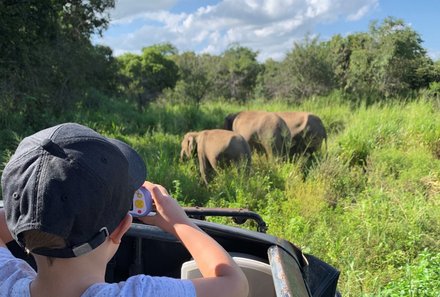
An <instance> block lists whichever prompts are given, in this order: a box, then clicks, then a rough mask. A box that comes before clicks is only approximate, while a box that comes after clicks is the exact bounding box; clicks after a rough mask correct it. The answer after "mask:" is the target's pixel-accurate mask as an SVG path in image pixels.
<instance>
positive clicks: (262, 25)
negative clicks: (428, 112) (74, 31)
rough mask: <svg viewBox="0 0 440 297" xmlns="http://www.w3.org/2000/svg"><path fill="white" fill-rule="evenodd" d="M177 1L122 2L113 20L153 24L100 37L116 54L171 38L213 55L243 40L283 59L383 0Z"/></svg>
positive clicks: (183, 46) (186, 47) (262, 57)
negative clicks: (189, 6) (327, 26)
mask: <svg viewBox="0 0 440 297" xmlns="http://www.w3.org/2000/svg"><path fill="white" fill-rule="evenodd" d="M181 1H185V0H181ZM174 4H176V1H172V0H161V1H136V0H120V1H118V2H117V3H116V9H115V12H114V13H113V14H112V16H113V17H115V19H116V20H115V21H114V22H112V23H111V24H115V25H118V26H122V25H123V23H124V22H125V23H126V25H127V26H128V23H130V22H132V21H135V20H136V22H137V23H139V22H140V21H141V20H142V21H143V22H145V23H146V24H148V25H145V26H142V27H137V28H134V27H133V31H132V32H131V33H130V34H119V35H117V34H111V29H110V31H109V32H106V33H104V37H103V38H102V39H100V40H99V42H100V43H103V44H106V45H108V46H110V47H111V48H113V50H114V52H115V53H123V52H127V51H133V52H134V51H139V50H140V48H142V47H145V46H149V45H152V44H157V43H163V42H171V43H172V44H174V45H175V46H176V47H177V48H178V49H179V51H188V50H192V51H195V52H209V53H212V54H219V53H221V52H223V51H224V50H225V49H226V47H227V46H228V44H230V43H231V42H238V43H240V44H241V45H243V46H247V47H250V48H252V49H253V50H255V51H259V53H260V55H259V60H265V59H266V58H269V57H272V58H276V59H280V58H282V56H283V55H284V54H285V53H286V52H287V51H288V50H290V49H291V48H292V44H293V42H294V41H295V40H299V39H302V38H303V36H304V35H305V34H306V33H308V32H312V33H313V29H314V28H315V26H316V25H318V24H323V23H329V22H334V21H337V20H341V19H342V20H348V21H354V20H358V19H360V18H362V17H363V16H364V15H365V14H366V13H367V12H369V11H371V10H372V9H374V8H375V7H377V5H378V0H351V1H346V0H265V1H264V0H223V1H219V2H218V4H216V5H211V6H203V7H200V8H198V9H196V10H195V11H193V12H190V11H187V12H181V13H171V12H170V11H167V10H169V9H170V8H171V7H172V6H173V5H174ZM122 6H124V7H122ZM152 23H154V25H152Z"/></svg>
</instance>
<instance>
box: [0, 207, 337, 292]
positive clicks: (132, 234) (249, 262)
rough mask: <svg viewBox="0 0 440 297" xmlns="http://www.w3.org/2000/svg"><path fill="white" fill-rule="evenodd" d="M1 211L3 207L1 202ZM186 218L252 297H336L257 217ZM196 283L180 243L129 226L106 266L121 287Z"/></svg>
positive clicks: (331, 274) (332, 282) (329, 283)
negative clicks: (154, 280) (161, 280)
mask: <svg viewBox="0 0 440 297" xmlns="http://www.w3.org/2000/svg"><path fill="white" fill-rule="evenodd" d="M0 207H2V201H0ZM185 211H186V213H187V214H188V216H189V217H191V218H192V219H193V220H194V222H195V223H196V224H197V225H198V226H199V227H200V228H201V229H203V230H204V231H205V232H206V233H208V234H209V235H210V236H212V237H213V238H215V239H216V240H217V241H218V242H219V243H220V244H221V245H222V246H223V247H224V248H225V249H226V250H227V251H228V252H229V253H230V254H231V255H232V256H233V259H234V260H235V261H236V262H237V263H238V265H239V266H241V268H242V269H243V271H244V273H245V274H246V276H247V278H248V281H249V288H250V292H249V296H252V297H275V296H276V297H291V296H292V297H293V296H295V297H296V296H298V297H308V296H312V297H334V296H340V295H339V293H338V292H337V290H336V286H337V282H338V277H339V271H337V270H336V269H335V268H333V267H332V266H330V265H328V264H327V263H325V262H323V261H321V260H320V259H318V258H316V257H314V256H312V255H308V254H304V253H302V252H301V250H300V249H299V248H298V247H296V246H295V245H293V244H292V243H290V242H289V241H286V240H284V239H281V238H277V237H274V236H271V235H268V234H266V233H265V232H266V230H267V226H266V223H265V222H264V221H263V219H262V218H261V217H260V216H259V215H258V214H257V213H255V212H252V211H248V210H246V209H222V208H198V207H195V208H194V207H187V208H185ZM208 216H223V217H230V218H231V219H232V220H233V221H234V222H235V223H236V224H243V223H244V222H246V221H247V220H252V223H253V225H256V228H257V230H256V231H253V230H248V229H244V228H240V227H235V226H229V225H225V224H220V223H213V222H209V221H206V217H208ZM8 248H9V249H10V250H11V251H12V253H13V254H14V255H15V256H16V257H19V258H23V259H25V260H26V261H27V262H28V263H30V264H31V265H32V266H33V267H34V268H35V267H36V266H35V263H34V261H33V259H32V258H31V257H30V256H28V255H26V254H24V252H23V251H22V250H21V248H20V247H19V246H18V245H17V244H16V243H15V242H11V243H8ZM140 273H143V274H148V275H158V276H169V277H174V278H195V277H198V276H200V272H199V270H198V269H197V266H196V264H195V262H194V261H193V260H192V259H191V255H190V254H189V253H188V252H187V250H186V249H185V248H184V246H183V245H182V244H181V242H180V241H179V240H178V239H177V238H175V237H174V236H173V235H171V234H169V233H166V232H164V231H162V230H161V229H160V228H158V227H155V226H150V225H145V224H142V223H136V221H135V222H134V223H133V224H132V226H131V228H130V229H129V231H128V232H127V233H126V235H125V236H124V238H123V239H122V242H121V245H120V248H119V250H118V252H117V253H116V255H115V256H114V257H113V259H112V260H111V261H110V262H109V264H108V266H107V273H106V281H108V282H119V281H123V280H125V279H127V278H128V277H130V276H132V275H135V274H140Z"/></svg>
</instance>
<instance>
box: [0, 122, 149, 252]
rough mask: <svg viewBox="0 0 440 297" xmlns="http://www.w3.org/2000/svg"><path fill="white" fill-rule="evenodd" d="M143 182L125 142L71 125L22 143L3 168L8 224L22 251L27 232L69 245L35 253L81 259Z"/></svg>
mask: <svg viewBox="0 0 440 297" xmlns="http://www.w3.org/2000/svg"><path fill="white" fill-rule="evenodd" d="M145 179H146V167H145V163H144V161H143V160H142V158H141V157H140V156H139V155H138V153H136V151H135V150H133V149H132V148H131V147H130V146H129V145H128V144H126V143H124V142H122V141H119V140H116V139H111V138H107V137H104V136H102V135H100V134H99V133H97V132H95V131H94V130H92V129H90V128H88V127H85V126H82V125H79V124H76V123H65V124H61V125H57V126H54V127H51V128H48V129H45V130H42V131H39V132H37V133H35V134H33V135H31V136H28V137H26V138H24V139H23V140H22V141H21V142H20V144H19V145H18V147H17V150H16V151H15V153H14V155H13V156H12V157H11V159H10V160H9V162H8V164H7V165H6V166H5V168H4V170H3V174H2V180H1V184H2V192H3V193H2V194H3V200H4V208H5V213H6V222H7V225H8V228H9V230H10V231H11V234H12V236H13V237H14V239H15V240H16V241H17V242H18V243H19V244H20V245H22V246H23V245H24V242H23V236H22V234H23V232H24V231H28V230H40V231H43V232H46V233H49V234H54V235H58V236H60V237H62V238H64V239H65V240H66V242H67V247H66V248H64V249H48V248H40V249H35V250H32V252H33V253H36V254H40V255H45V256H51V257H58V258H70V257H76V256H80V255H82V254H84V253H87V252H89V251H91V250H93V249H94V248H96V247H97V246H99V245H100V244H101V243H102V242H103V241H104V240H105V238H106V237H107V236H108V235H109V233H111V232H113V231H114V229H115V228H116V227H117V226H118V224H119V223H120V222H121V221H122V219H123V218H124V216H125V215H126V214H127V212H128V211H129V209H130V207H131V205H132V198H133V194H134V192H135V191H136V190H137V189H138V188H139V187H140V186H141V185H142V184H143V182H144V181H145Z"/></svg>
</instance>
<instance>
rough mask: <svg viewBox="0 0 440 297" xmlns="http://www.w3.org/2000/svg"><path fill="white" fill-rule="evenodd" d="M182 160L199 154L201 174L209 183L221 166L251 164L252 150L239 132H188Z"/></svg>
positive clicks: (216, 130) (218, 130) (248, 165)
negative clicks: (241, 163)
mask: <svg viewBox="0 0 440 297" xmlns="http://www.w3.org/2000/svg"><path fill="white" fill-rule="evenodd" d="M181 146H182V150H181V151H180V160H181V161H183V160H184V158H185V157H186V158H188V159H189V158H191V157H192V156H194V155H195V154H197V156H198V160H199V169H200V174H201V177H202V179H203V181H204V182H205V184H208V182H209V180H210V179H211V176H212V173H213V172H214V171H217V169H218V167H219V166H227V165H231V164H232V163H234V164H237V165H239V164H240V162H245V166H246V169H249V167H250V166H251V150H250V147H249V144H248V143H247V142H246V140H245V139H244V138H243V136H241V135H240V134H238V133H235V132H233V131H228V130H223V129H212V130H202V131H199V132H188V133H186V134H185V136H184V137H183V140H182V143H181Z"/></svg>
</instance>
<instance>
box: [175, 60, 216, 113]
mask: <svg viewBox="0 0 440 297" xmlns="http://www.w3.org/2000/svg"><path fill="white" fill-rule="evenodd" d="M175 61H176V64H177V66H178V68H179V81H178V82H177V84H176V88H175V92H174V93H175V94H176V95H177V96H179V97H182V98H180V100H179V101H189V102H193V103H195V104H196V105H198V104H199V103H200V102H201V101H202V99H203V98H204V96H205V94H206V93H207V92H208V91H209V90H208V89H209V80H208V71H207V67H206V65H205V63H204V62H205V60H204V59H203V55H202V56H201V57H199V56H198V55H196V54H195V53H194V52H185V53H183V54H181V55H177V56H176V57H175Z"/></svg>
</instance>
